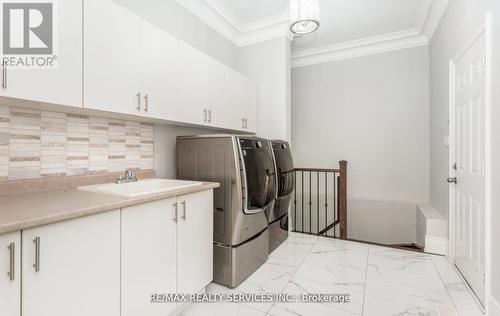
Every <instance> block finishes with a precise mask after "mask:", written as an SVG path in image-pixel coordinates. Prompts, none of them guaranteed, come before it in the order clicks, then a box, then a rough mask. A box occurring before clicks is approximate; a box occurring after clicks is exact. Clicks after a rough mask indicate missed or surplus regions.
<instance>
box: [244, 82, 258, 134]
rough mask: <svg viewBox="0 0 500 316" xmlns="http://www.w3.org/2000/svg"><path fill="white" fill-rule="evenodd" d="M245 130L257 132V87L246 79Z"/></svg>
mask: <svg viewBox="0 0 500 316" xmlns="http://www.w3.org/2000/svg"><path fill="white" fill-rule="evenodd" d="M245 92H246V93H245V112H246V115H245V120H246V121H245V130H247V131H249V132H252V133H256V132H257V85H256V84H255V82H254V81H253V80H251V79H248V78H247V79H246V89H245Z"/></svg>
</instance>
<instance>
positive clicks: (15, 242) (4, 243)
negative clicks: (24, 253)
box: [0, 232, 21, 316]
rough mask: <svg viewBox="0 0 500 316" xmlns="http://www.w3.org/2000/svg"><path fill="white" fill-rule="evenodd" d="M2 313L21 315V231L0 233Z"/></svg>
mask: <svg viewBox="0 0 500 316" xmlns="http://www.w3.org/2000/svg"><path fill="white" fill-rule="evenodd" d="M0 315H2V316H20V315H21V233H20V232H15V233H9V234H5V235H0Z"/></svg>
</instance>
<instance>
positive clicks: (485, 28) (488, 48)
mask: <svg viewBox="0 0 500 316" xmlns="http://www.w3.org/2000/svg"><path fill="white" fill-rule="evenodd" d="M491 20H492V16H491V13H487V14H486V16H485V18H484V20H483V22H482V23H481V25H480V26H479V28H478V29H476V31H475V32H474V33H473V35H472V36H471V37H470V38H469V40H467V42H466V43H465V45H463V46H462V47H461V49H460V50H458V53H457V54H456V55H454V56H453V58H452V59H450V62H449V66H450V67H449V83H450V84H449V135H450V136H449V139H450V148H449V157H448V162H449V164H448V168H449V171H448V174H449V176H450V177H453V176H455V175H456V171H455V170H454V169H453V163H454V162H455V155H454V154H455V150H456V140H455V129H456V124H455V109H456V100H455V87H456V81H455V75H456V70H455V69H456V62H457V61H458V59H459V58H461V57H462V56H463V55H464V54H465V52H466V51H467V50H468V49H469V47H470V46H471V45H472V44H474V42H475V41H476V40H477V39H478V38H479V37H480V36H482V35H483V34H484V36H485V55H486V65H485V109H484V110H485V124H484V131H485V156H484V160H485V161H484V163H485V176H484V177H485V205H484V211H485V214H484V219H485V227H484V232H485V239H484V240H485V245H484V246H485V253H484V254H485V257H484V263H485V293H484V297H485V302H484V306H488V300H489V293H490V292H491V291H490V289H491V282H490V276H491V264H490V263H491V226H490V225H488V223H490V222H491V121H490V117H491V81H492V80H491V65H492V64H491V59H492V21H491ZM454 209H455V186H453V185H450V186H449V210H448V212H449V213H448V216H449V248H448V260H449V261H450V263H451V264H453V265H454V262H455V248H454V246H455V229H454V227H455V220H456V219H455V216H454ZM457 271H458V269H457ZM460 277H462V275H461V274H460ZM462 279H463V277H462ZM464 281H465V280H464ZM465 284H467V282H465ZM467 286H468V284H467ZM468 287H469V286H468ZM469 289H470V287H469ZM470 290H471V292H472V293H473V291H472V289H470ZM474 298H475V299H476V300H477V302H478V303H479V305H480V306H481V307H483V306H482V304H483V303H481V302H480V300H479V299H478V298H477V297H475V295H474Z"/></svg>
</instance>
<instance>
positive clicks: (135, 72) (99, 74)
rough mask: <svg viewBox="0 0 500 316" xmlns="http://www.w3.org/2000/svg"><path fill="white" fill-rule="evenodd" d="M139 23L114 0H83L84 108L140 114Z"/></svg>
mask: <svg viewBox="0 0 500 316" xmlns="http://www.w3.org/2000/svg"><path fill="white" fill-rule="evenodd" d="M141 23H142V19H141V17H140V16H138V15H136V14H134V13H133V12H131V11H129V10H127V9H126V8H124V7H122V6H120V5H118V4H117V3H116V2H115V1H112V0H85V1H84V45H83V48H84V107H85V108H89V109H97V110H103V111H110V112H117V113H125V114H140V113H141V110H139V107H140V102H141V103H142V95H139V92H140V91H141V88H142V86H141V51H142V49H141V46H142V42H141ZM141 109H142V107H141Z"/></svg>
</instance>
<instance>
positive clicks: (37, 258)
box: [33, 237, 40, 272]
mask: <svg viewBox="0 0 500 316" xmlns="http://www.w3.org/2000/svg"><path fill="white" fill-rule="evenodd" d="M33 243H34V244H35V263H34V264H33V268H35V272H39V271H40V237H35V239H33Z"/></svg>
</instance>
